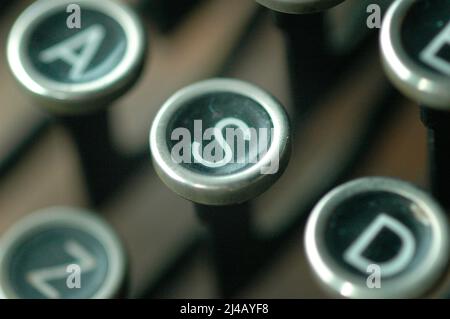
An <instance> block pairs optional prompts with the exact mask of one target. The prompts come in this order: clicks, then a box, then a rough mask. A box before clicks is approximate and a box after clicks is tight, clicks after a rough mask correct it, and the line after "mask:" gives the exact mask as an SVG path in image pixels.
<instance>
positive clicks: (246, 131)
mask: <svg viewBox="0 0 450 319" xmlns="http://www.w3.org/2000/svg"><path fill="white" fill-rule="evenodd" d="M272 129H273V124H272V121H271V119H270V116H269V114H268V113H267V112H266V111H265V109H264V108H263V107H262V106H261V105H260V104H259V103H258V102H256V101H255V100H253V99H251V98H249V97H246V96H243V95H240V94H236V93H227V92H224V93H220V92H217V93H210V94H205V95H204V96H201V97H198V98H195V99H193V100H192V101H190V102H188V103H186V104H185V105H184V106H183V107H182V108H180V109H179V110H178V111H177V112H176V113H175V114H174V115H173V117H172V120H171V121H170V122H169V125H168V126H167V132H166V134H167V136H166V140H167V146H168V148H169V150H170V151H171V153H172V154H174V155H175V157H174V156H172V157H173V158H178V159H179V160H178V161H179V162H180V164H181V165H182V166H183V167H185V168H187V169H189V170H191V171H194V172H196V173H200V174H207V175H214V176H218V175H230V174H233V173H238V172H241V171H243V170H245V169H247V168H249V167H250V166H252V165H254V164H255V163H257V161H258V160H259V159H260V158H261V157H262V156H264V154H265V152H267V150H268V149H269V148H270V145H271V136H272ZM183 131H184V132H186V133H188V134H186V135H184V137H181V136H180V134H178V132H183ZM186 136H187V137H186ZM183 145H185V146H188V147H184V148H183V149H181V146H183ZM184 152H187V153H188V154H184Z"/></svg>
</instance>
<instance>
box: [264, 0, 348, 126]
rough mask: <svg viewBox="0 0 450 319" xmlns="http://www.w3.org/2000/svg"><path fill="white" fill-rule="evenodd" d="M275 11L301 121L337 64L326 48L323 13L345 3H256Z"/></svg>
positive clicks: (298, 0) (316, 0) (295, 0)
mask: <svg viewBox="0 0 450 319" xmlns="http://www.w3.org/2000/svg"><path fill="white" fill-rule="evenodd" d="M256 1H257V2H258V3H260V4H261V5H263V6H265V7H267V8H269V9H271V10H273V11H274V17H275V21H276V24H277V25H278V27H279V28H280V29H281V30H282V32H283V34H284V37H285V42H286V47H287V58H288V63H289V72H290V83H291V84H290V85H291V91H292V95H293V100H294V101H293V102H294V106H295V109H296V110H297V114H296V116H297V117H298V118H299V119H300V120H301V119H302V118H303V117H304V116H306V113H308V111H309V110H311V106H312V105H313V104H314V103H315V102H316V101H317V100H318V99H319V98H320V97H321V96H323V92H324V91H326V87H327V86H328V85H329V84H330V83H331V81H333V78H334V76H335V74H336V67H337V63H336V61H335V57H334V56H333V54H332V53H331V49H330V48H329V47H328V43H327V34H326V26H325V18H324V16H325V12H324V11H326V10H328V9H330V8H332V7H334V6H336V5H338V4H340V3H341V2H343V1H345V0H256Z"/></svg>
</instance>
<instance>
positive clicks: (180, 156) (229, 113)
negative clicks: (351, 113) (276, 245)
mask: <svg viewBox="0 0 450 319" xmlns="http://www.w3.org/2000/svg"><path fill="white" fill-rule="evenodd" d="M290 143H291V139H290V128H289V122H288V118H287V115H286V113H285V111H284V109H283V107H282V106H281V105H280V104H279V103H278V102H277V101H276V100H275V99H274V98H273V97H272V96H271V95H269V94H268V93H266V92H265V91H263V90H261V89H260V88H258V87H255V86H253V85H251V84H249V83H246V82H242V81H239V80H232V79H212V80H207V81H203V82H199V83H196V84H193V85H191V86H188V87H186V88H184V89H182V90H180V91H178V92H177V93H175V94H174V95H173V96H172V97H171V98H169V99H168V100H167V102H166V103H165V104H164V105H163V106H162V108H161V109H160V111H159V112H158V114H157V116H156V118H155V120H154V122H153V125H152V128H151V130H150V149H151V153H152V157H153V162H154V167H155V169H156V171H157V173H158V175H159V176H160V177H161V179H162V180H163V181H164V182H165V183H166V184H167V186H168V187H169V188H170V189H172V190H173V191H174V192H175V193H177V194H179V195H181V196H182V197H184V198H186V199H188V200H190V201H192V202H194V203H195V204H196V212H197V214H198V216H199V218H200V219H201V220H202V221H203V222H205V223H206V224H207V225H208V227H209V230H210V235H211V240H210V241H209V242H210V243H211V245H212V246H213V255H214V259H215V264H216V270H217V273H218V277H219V278H218V280H219V285H220V289H221V293H222V295H223V296H224V297H230V296H232V295H233V293H234V292H235V291H236V289H237V288H238V287H239V286H240V285H241V284H242V282H243V281H245V279H246V277H248V276H246V274H247V273H248V272H249V271H251V267H250V266H249V265H250V264H251V262H252V260H253V258H252V256H253V255H254V254H255V249H254V236H253V233H252V229H251V212H250V203H249V202H248V201H249V200H251V199H253V198H255V197H257V196H258V195H260V194H261V193H263V192H264V191H266V190H267V189H268V188H269V187H270V186H271V185H272V184H274V183H275V181H276V180H277V179H278V177H279V176H280V175H281V174H282V172H283V171H284V169H285V168H286V166H287V162H288V158H289V154H290Z"/></svg>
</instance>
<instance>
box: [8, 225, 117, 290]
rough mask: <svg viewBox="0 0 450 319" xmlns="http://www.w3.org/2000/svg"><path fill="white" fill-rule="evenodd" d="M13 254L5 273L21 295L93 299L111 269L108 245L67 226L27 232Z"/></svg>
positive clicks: (15, 246) (16, 245)
mask: <svg viewBox="0 0 450 319" xmlns="http://www.w3.org/2000/svg"><path fill="white" fill-rule="evenodd" d="M9 254H10V257H9V258H8V263H7V264H6V267H8V269H7V270H6V271H5V272H6V273H7V274H8V276H9V281H10V286H11V287H12V288H13V290H14V291H15V294H16V295H17V296H18V297H19V298H27V299H29V298H32V299H41V298H43V299H47V298H64V299H69V298H77V299H78V298H91V297H93V296H94V295H95V294H96V293H97V292H98V290H99V289H100V288H101V287H102V285H103V284H104V282H105V278H106V277H107V274H108V270H109V266H108V255H107V252H106V250H105V247H104V246H103V245H102V244H101V243H100V242H99V241H98V240H97V239H96V238H94V237H93V236H92V235H90V234H89V233H86V232H84V231H81V230H79V229H75V228H70V227H64V226H61V227H58V228H55V227H45V226H44V227H41V228H39V229H37V230H36V231H34V232H32V233H29V234H27V236H26V237H24V238H22V239H21V240H20V241H19V242H17V243H16V244H15V245H14V246H13V247H12V249H11V250H10V253H9ZM71 265H72V266H71ZM73 265H75V268H71V267H73ZM76 267H79V268H78V269H77V268H76ZM78 270H79V272H78V273H77V271H78ZM78 275H79V277H78V279H79V281H78V282H77V280H78V279H76V277H75V276H78ZM78 284H79V285H78ZM77 285H78V286H77Z"/></svg>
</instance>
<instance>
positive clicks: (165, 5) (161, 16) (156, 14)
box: [139, 0, 204, 33]
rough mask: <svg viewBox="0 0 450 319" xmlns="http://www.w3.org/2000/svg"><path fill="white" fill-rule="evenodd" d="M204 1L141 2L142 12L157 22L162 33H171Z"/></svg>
mask: <svg viewBox="0 0 450 319" xmlns="http://www.w3.org/2000/svg"><path fill="white" fill-rule="evenodd" d="M202 1H204V0H140V2H139V7H140V8H141V10H145V11H147V12H148V15H149V16H150V17H151V18H152V19H153V20H154V21H155V22H156V25H157V26H158V28H159V29H160V30H161V31H162V32H167V33H168V32H171V31H172V30H174V29H175V28H176V27H177V26H178V24H179V23H180V22H181V20H182V19H183V18H184V17H185V16H186V15H187V14H189V12H190V11H192V9H193V8H195V6H197V5H199V4H200V3H201V2H202Z"/></svg>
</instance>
